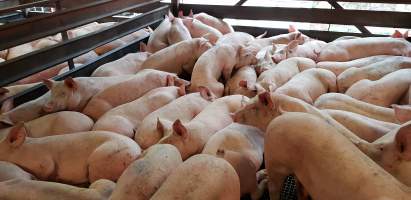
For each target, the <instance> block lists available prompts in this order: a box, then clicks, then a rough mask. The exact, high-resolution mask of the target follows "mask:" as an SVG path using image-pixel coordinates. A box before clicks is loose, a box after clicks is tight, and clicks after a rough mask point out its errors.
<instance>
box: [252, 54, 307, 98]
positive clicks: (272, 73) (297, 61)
mask: <svg viewBox="0 0 411 200" xmlns="http://www.w3.org/2000/svg"><path fill="white" fill-rule="evenodd" d="M311 68H315V62H314V61H313V60H311V59H309V58H298V57H295V58H289V59H286V60H283V61H281V62H280V63H278V65H277V66H276V67H274V68H272V69H269V70H267V71H264V72H263V73H261V74H260V76H258V78H257V84H256V89H258V90H259V92H261V91H262V90H263V89H264V90H265V91H270V92H273V91H275V90H276V89H277V88H279V87H281V86H282V85H284V84H285V83H287V82H288V81H289V80H290V79H291V78H292V77H294V76H295V75H297V74H298V73H300V72H302V71H304V70H307V69H311Z"/></svg>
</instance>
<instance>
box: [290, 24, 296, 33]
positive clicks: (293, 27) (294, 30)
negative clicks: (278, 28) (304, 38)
mask: <svg viewBox="0 0 411 200" xmlns="http://www.w3.org/2000/svg"><path fill="white" fill-rule="evenodd" d="M288 32H289V33H292V32H297V28H295V26H294V25H289V26H288Z"/></svg>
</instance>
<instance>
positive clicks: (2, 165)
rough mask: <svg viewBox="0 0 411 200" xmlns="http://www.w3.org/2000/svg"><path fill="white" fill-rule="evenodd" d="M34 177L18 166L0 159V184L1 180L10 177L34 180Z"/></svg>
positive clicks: (6, 179)
mask: <svg viewBox="0 0 411 200" xmlns="http://www.w3.org/2000/svg"><path fill="white" fill-rule="evenodd" d="M35 178H36V177H34V176H33V175H31V174H29V173H27V172H26V171H24V170H23V169H21V168H20V167H19V166H17V165H15V164H13V163H9V162H4V161H0V184H1V182H4V181H8V180H12V179H20V180H34V179H35ZM0 188H1V186H0ZM0 190H1V189H0Z"/></svg>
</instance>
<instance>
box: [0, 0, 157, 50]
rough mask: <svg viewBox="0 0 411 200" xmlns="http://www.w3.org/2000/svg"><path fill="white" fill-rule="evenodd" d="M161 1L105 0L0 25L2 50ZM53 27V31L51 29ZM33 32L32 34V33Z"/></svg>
mask: <svg viewBox="0 0 411 200" xmlns="http://www.w3.org/2000/svg"><path fill="white" fill-rule="evenodd" d="M157 1H158V0H151V1H145V0H104V1H98V2H94V3H90V4H86V5H82V6H80V7H78V8H72V9H66V10H62V11H61V12H55V13H51V14H45V15H42V16H38V17H33V18H30V19H27V20H24V21H20V22H17V23H12V24H8V25H3V26H0V50H2V49H6V48H10V47H14V46H17V45H19V44H23V43H26V42H29V41H33V40H36V39H39V38H43V37H46V36H49V35H53V34H56V33H59V32H62V31H65V30H68V29H72V28H75V27H78V26H81V25H84V24H88V23H90V22H94V21H97V20H98V19H101V18H104V17H108V16H112V15H115V14H118V13H122V12H125V11H127V10H130V9H136V8H138V7H142V6H146V5H148V4H151V3H154V2H157ZM50 27H53V28H50ZM28 33H30V34H28Z"/></svg>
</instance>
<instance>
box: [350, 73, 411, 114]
mask: <svg viewBox="0 0 411 200" xmlns="http://www.w3.org/2000/svg"><path fill="white" fill-rule="evenodd" d="M410 85H411V69H401V70H398V71H395V72H392V73H389V74H387V75H385V76H384V77H382V78H381V79H379V80H375V81H370V80H367V79H363V80H361V81H358V82H356V83H354V84H353V85H352V86H351V87H350V88H349V89H348V90H347V91H346V92H345V94H346V95H348V96H350V97H353V98H355V99H358V100H361V101H364V102H367V103H371V104H374V105H377V106H383V107H388V106H390V105H391V104H396V103H398V102H399V101H400V100H401V97H402V96H404V95H405V94H406V93H407V92H408V89H409V87H410ZM376 91H378V92H376Z"/></svg>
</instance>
